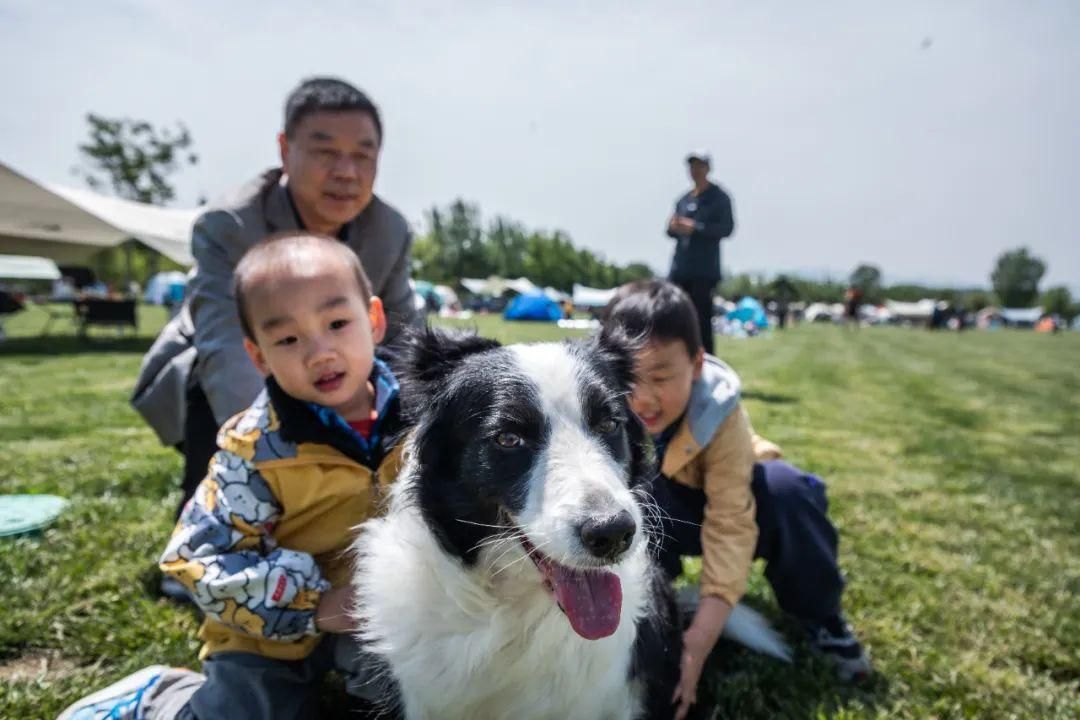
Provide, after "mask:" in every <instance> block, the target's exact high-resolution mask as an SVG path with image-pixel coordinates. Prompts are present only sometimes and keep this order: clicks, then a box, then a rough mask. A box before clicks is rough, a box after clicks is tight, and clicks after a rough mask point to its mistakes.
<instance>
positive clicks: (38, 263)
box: [0, 255, 60, 280]
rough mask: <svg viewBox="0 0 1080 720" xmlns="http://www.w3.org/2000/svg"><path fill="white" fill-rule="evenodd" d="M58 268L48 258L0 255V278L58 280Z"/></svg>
mask: <svg viewBox="0 0 1080 720" xmlns="http://www.w3.org/2000/svg"><path fill="white" fill-rule="evenodd" d="M59 279H60V268H58V267H56V263H54V262H53V261H52V260H50V259H49V258H43V257H24V256H21V255H0V280H59Z"/></svg>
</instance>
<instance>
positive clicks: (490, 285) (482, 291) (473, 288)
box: [461, 275, 537, 297]
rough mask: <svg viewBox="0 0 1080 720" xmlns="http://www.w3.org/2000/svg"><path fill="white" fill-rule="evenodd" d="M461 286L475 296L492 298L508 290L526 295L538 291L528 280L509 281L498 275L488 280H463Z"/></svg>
mask: <svg viewBox="0 0 1080 720" xmlns="http://www.w3.org/2000/svg"><path fill="white" fill-rule="evenodd" d="M461 285H462V287H464V288H465V289H466V290H468V291H469V292H471V293H472V294H473V295H489V296H491V297H499V296H500V295H502V294H503V293H504V292H506V291H507V290H511V291H513V292H516V293H517V294H519V295H524V294H526V293H530V292H533V291H534V290H536V289H537V287H536V285H534V284H533V283H532V281H531V280H529V279H528V278H524V277H519V278H516V279H509V280H508V279H506V278H501V277H498V276H496V275H492V276H491V277H489V278H487V279H486V280H484V279H482V278H461Z"/></svg>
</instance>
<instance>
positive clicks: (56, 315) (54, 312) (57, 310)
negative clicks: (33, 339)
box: [31, 298, 77, 337]
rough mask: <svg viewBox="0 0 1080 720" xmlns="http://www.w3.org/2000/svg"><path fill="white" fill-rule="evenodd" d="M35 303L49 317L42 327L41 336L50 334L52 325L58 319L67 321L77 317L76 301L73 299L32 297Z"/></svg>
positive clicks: (72, 320)
mask: <svg viewBox="0 0 1080 720" xmlns="http://www.w3.org/2000/svg"><path fill="white" fill-rule="evenodd" d="M31 301H32V302H33V303H34V307H36V308H38V309H39V310H41V311H42V312H43V313H45V315H46V316H47V317H48V320H46V321H45V324H44V325H43V326H42V327H41V332H40V333H38V335H39V336H40V337H45V336H47V335H48V334H49V328H51V327H52V324H53V322H55V321H57V320H61V321H65V322H74V321H75V320H76V319H77V318H76V314H75V309H74V303H73V301H71V300H52V299H49V298H44V299H42V298H31Z"/></svg>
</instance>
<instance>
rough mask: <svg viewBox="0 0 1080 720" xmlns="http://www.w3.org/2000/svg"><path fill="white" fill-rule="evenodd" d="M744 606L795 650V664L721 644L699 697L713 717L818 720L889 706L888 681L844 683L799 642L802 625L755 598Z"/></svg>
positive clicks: (707, 668) (704, 676)
mask: <svg viewBox="0 0 1080 720" xmlns="http://www.w3.org/2000/svg"><path fill="white" fill-rule="evenodd" d="M743 602H745V603H746V604H747V605H749V606H751V607H753V608H754V609H755V610H757V611H758V612H760V613H761V614H762V615H764V616H765V617H767V618H768V619H769V621H770V622H771V623H772V624H773V627H775V628H776V630H777V631H778V632H780V633H781V634H782V635H783V637H784V638H785V639H786V640H787V641H788V642H789V643H791V644H792V646H793V647H792V649H793V651H794V659H793V661H792V663H791V664H787V663H783V662H780V661H778V660H774V659H773V658H770V657H766V656H764V655H761V654H759V653H756V652H754V651H751V650H748V649H747V648H745V647H742V646H741V645H736V644H735V643H733V642H730V641H728V640H721V641H720V643H719V644H718V645H717V646H716V649H715V650H714V651H713V654H712V655H711V656H710V657H709V660H708V663H707V664H706V666H705V671H704V673H702V680H701V685H700V689H699V691H698V693H699V697H700V698H702V699H704V700H705V701H707V702H709V703H710V705H711V707H712V709H713V714H712V715H711V716H710V717H713V718H717V719H723V720H726V719H727V718H740V719H743V718H762V719H764V718H785V719H790V720H819V719H820V718H822V717H832V716H833V715H835V714H836V713H837V712H838V711H839V710H841V709H843V708H845V707H848V706H858V707H859V708H861V709H866V708H871V709H872V708H876V707H881V706H884V705H885V704H886V702H887V700H888V698H889V693H890V685H889V681H888V678H886V677H885V676H883V675H881V674H880V673H875V674H874V675H872V676H871V677H870V678H869V679H868V680H866V681H865V682H862V683H859V684H845V683H841V682H840V681H838V680H837V679H836V674H835V669H834V668H833V666H832V664H831V663H829V662H828V661H827V660H823V659H821V658H819V657H817V656H815V655H814V654H813V653H812V652H811V651H810V648H809V646H808V645H807V643H806V642H804V641H802V640H801V638H802V637H803V631H802V628H801V626H800V625H799V623H798V622H796V621H795V620H793V619H792V618H790V617H788V616H786V615H783V614H781V613H780V612H779V611H778V610H777V609H776V607H775V606H774V605H771V604H770V603H768V602H766V601H764V600H763V599H762V598H760V597H757V596H756V595H748V596H746V597H745V598H744V599H743Z"/></svg>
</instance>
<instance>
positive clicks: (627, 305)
mask: <svg viewBox="0 0 1080 720" xmlns="http://www.w3.org/2000/svg"><path fill="white" fill-rule="evenodd" d="M600 321H601V323H603V326H604V330H606V331H611V330H615V329H618V330H620V331H622V332H623V333H625V334H626V335H628V336H630V337H632V338H637V339H639V340H640V341H642V342H649V341H650V340H663V341H669V342H670V341H673V340H681V341H682V342H683V344H684V345H686V350H687V352H689V353H690V357H694V356H696V355H697V351H698V350H699V349H701V329H700V328H699V327H698V316H697V311H696V310H695V309H694V303H692V302H691V301H690V297H689V296H688V295H687V294H686V293H685V292H683V290H682V288H680V287H679V286H678V285H675V284H673V283H670V282H667V281H666V280H637V281H635V282H630V283H627V284H625V285H623V286H622V287H620V288H619V289H618V290H616V291H615V296H614V297H612V298H611V301H610V302H609V303H608V304H607V307H605V308H604V313H603V315H602V316H601V318H600Z"/></svg>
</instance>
